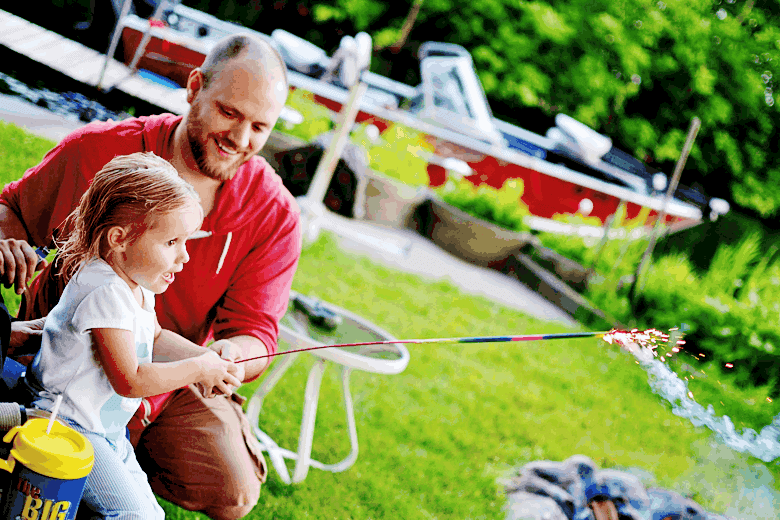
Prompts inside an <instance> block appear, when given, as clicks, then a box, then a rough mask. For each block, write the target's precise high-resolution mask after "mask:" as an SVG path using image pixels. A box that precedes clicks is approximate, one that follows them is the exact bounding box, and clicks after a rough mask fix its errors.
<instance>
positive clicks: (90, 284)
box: [31, 259, 155, 440]
mask: <svg viewBox="0 0 780 520" xmlns="http://www.w3.org/2000/svg"><path fill="white" fill-rule="evenodd" d="M141 292H142V294H143V301H144V307H141V306H140V305H139V304H138V302H137V301H136V299H135V297H134V296H133V293H132V291H131V290H130V287H129V286H128V285H127V283H126V282H125V281H124V280H122V279H121V278H120V277H119V275H117V274H116V273H115V272H114V270H113V269H112V268H111V266H110V265H108V264H107V263H106V262H104V261H103V260H99V259H97V260H93V261H91V262H90V263H88V264H87V265H85V266H84V267H82V268H81V269H80V270H79V271H78V273H77V274H76V275H75V276H74V277H73V278H72V279H71V280H70V281H69V282H68V285H67V286H66V287H65V290H64V291H63V293H62V297H61V298H60V301H59V303H57V305H56V306H55V307H54V309H52V311H51V312H50V313H49V315H48V316H47V317H46V325H45V326H44V329H43V338H42V343H41V350H40V351H39V352H38V354H37V355H36V356H35V359H34V360H33V363H32V367H31V371H32V375H33V376H34V378H35V380H36V381H37V382H39V383H41V384H42V386H43V388H45V389H46V392H42V393H41V394H40V397H39V398H38V399H37V400H36V401H35V403H34V404H35V406H37V407H39V408H42V409H45V410H51V409H52V408H53V406H54V400H55V398H56V396H57V395H58V394H63V399H62V403H61V404H60V409H59V412H58V415H62V416H64V417H67V418H69V419H72V420H74V421H76V422H77V423H79V424H80V425H81V426H82V427H83V428H84V429H86V430H88V431H91V432H94V433H97V434H99V435H103V436H105V437H106V438H108V439H111V440H117V439H118V438H119V437H120V436H122V435H124V434H125V428H126V426H127V423H128V422H129V421H130V418H131V417H132V416H133V414H134V413H135V411H136V410H137V409H138V407H139V406H140V404H141V399H140V398H127V397H122V396H121V395H119V394H117V393H116V392H115V391H114V388H113V387H112V386H111V383H110V382H109V380H108V377H107V376H106V373H105V371H104V370H103V368H102V367H101V366H100V358H99V357H98V355H97V351H96V350H95V347H94V341H93V338H92V331H91V329H94V328H110V329H123V330H129V331H132V332H133V336H134V338H135V352H136V355H137V356H138V363H139V364H141V363H150V362H151V361H152V347H153V345H154V330H155V319H154V293H152V292H151V291H149V290H147V289H144V288H143V287H142V288H141Z"/></svg>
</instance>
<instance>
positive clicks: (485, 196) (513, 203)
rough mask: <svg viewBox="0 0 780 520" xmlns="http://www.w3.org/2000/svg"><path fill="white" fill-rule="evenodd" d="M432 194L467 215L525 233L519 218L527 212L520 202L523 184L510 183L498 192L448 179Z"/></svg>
mask: <svg viewBox="0 0 780 520" xmlns="http://www.w3.org/2000/svg"><path fill="white" fill-rule="evenodd" d="M436 192H437V193H438V194H439V196H441V198H442V199H443V200H444V201H445V202H446V203H448V204H452V205H453V206H455V207H456V208H458V209H460V210H461V211H465V212H466V213H468V214H469V215H472V216H474V217H477V218H481V219H484V220H487V221H489V222H492V223H493V224H496V225H498V226H501V227H504V228H506V229H510V230H512V231H527V230H529V228H528V226H526V225H525V224H523V218H525V217H526V216H527V215H528V214H529V211H528V208H527V207H526V206H525V204H523V202H522V201H521V200H520V197H521V196H522V195H523V181H522V180H520V179H511V180H508V181H506V182H505V183H504V185H503V186H502V187H501V189H500V190H497V189H495V188H493V187H492V186H489V185H487V184H481V185H479V186H475V185H474V184H473V183H471V182H469V181H467V180H466V179H459V180H454V179H448V180H447V182H446V183H445V184H444V186H442V187H440V188H437V189H436Z"/></svg>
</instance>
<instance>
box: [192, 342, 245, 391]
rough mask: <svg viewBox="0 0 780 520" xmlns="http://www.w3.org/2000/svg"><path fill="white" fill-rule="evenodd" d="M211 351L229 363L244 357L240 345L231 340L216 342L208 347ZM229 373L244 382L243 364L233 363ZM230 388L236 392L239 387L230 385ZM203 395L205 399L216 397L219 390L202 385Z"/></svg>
mask: <svg viewBox="0 0 780 520" xmlns="http://www.w3.org/2000/svg"><path fill="white" fill-rule="evenodd" d="M208 348H210V349H211V350H213V351H214V352H216V353H217V354H218V355H219V357H220V358H222V359H225V360H227V361H236V360H238V359H241V357H242V356H243V352H242V350H241V349H240V348H239V346H238V345H236V344H235V343H233V342H232V341H230V340H229V339H221V340H219V341H215V342H214V343H212V344H211V345H209V346H208ZM228 373H230V375H232V376H233V377H235V378H236V379H238V380H239V381H243V380H244V376H245V375H246V374H245V372H244V365H243V364H242V363H233V364H232V365H231V366H229V367H228ZM229 388H230V390H231V391H235V389H236V388H238V387H237V386H234V385H229ZM200 389H201V393H202V394H203V397H214V396H215V395H218V394H219V393H222V392H219V389H218V388H217V387H212V388H204V387H203V386H202V385H201V386H200Z"/></svg>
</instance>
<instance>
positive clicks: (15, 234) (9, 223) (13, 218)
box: [0, 204, 44, 245]
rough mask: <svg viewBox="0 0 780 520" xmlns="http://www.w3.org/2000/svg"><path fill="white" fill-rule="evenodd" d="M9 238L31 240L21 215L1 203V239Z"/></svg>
mask: <svg viewBox="0 0 780 520" xmlns="http://www.w3.org/2000/svg"><path fill="white" fill-rule="evenodd" d="M9 238H15V239H17V240H25V241H27V242H29V241H30V237H29V236H28V235H27V230H26V229H25V228H24V224H22V221H21V220H19V216H18V215H17V214H16V213H15V212H14V211H13V210H12V209H11V208H9V207H8V206H6V205H5V204H0V240H8V239H9ZM38 245H44V244H38Z"/></svg>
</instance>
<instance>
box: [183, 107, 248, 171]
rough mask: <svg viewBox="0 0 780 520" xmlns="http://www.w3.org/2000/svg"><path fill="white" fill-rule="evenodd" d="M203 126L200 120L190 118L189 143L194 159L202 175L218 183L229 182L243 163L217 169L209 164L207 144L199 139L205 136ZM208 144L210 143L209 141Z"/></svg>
mask: <svg viewBox="0 0 780 520" xmlns="http://www.w3.org/2000/svg"><path fill="white" fill-rule="evenodd" d="M202 130H203V124H202V123H201V121H200V119H198V118H190V121H189V122H188V124H187V141H188V142H189V143H190V150H191V151H192V157H193V158H194V159H195V164H197V165H198V169H199V170H200V173H202V174H203V175H205V176H206V177H208V178H209V179H214V180H217V181H222V182H224V181H229V180H230V179H232V178H233V177H234V176H235V175H236V172H237V171H238V168H239V167H240V166H241V164H243V163H239V164H237V165H235V166H234V165H233V163H231V164H229V165H226V166H223V167H222V168H219V169H217V168H215V167H213V166H211V165H209V164H208V162H207V160H206V157H207V155H206V143H204V142H202V141H201V140H200V139H199V136H202V135H203V132H202ZM207 142H208V141H207Z"/></svg>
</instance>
